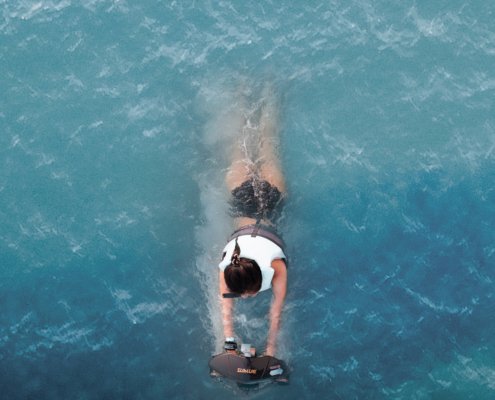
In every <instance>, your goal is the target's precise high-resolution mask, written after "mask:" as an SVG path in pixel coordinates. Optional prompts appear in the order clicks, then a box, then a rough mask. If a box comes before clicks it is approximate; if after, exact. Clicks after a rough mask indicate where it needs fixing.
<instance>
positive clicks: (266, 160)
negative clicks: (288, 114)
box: [259, 86, 285, 193]
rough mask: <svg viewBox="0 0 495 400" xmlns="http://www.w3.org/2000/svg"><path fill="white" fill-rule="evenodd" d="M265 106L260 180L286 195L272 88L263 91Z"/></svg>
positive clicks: (261, 125)
mask: <svg viewBox="0 0 495 400" xmlns="http://www.w3.org/2000/svg"><path fill="white" fill-rule="evenodd" d="M263 98H264V104H263V108H262V110H261V116H260V134H261V138H260V151H259V156H260V160H259V161H260V163H261V165H260V167H259V173H260V178H261V179H264V180H266V181H268V182H269V183H270V184H271V185H273V186H276V187H277V188H278V190H280V192H282V193H285V179H284V176H283V174H282V168H281V164H280V160H279V157H278V152H279V147H280V139H279V130H278V125H277V123H278V110H277V104H276V99H275V94H274V93H273V88H272V87H271V86H265V88H264V90H263Z"/></svg>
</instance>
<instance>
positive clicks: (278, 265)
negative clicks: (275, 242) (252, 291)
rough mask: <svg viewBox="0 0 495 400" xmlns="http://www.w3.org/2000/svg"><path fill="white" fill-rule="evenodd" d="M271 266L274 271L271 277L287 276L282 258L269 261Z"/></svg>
mask: <svg viewBox="0 0 495 400" xmlns="http://www.w3.org/2000/svg"><path fill="white" fill-rule="evenodd" d="M271 267H272V268H273V270H274V271H275V273H274V274H273V279H277V278H279V277H286V276H287V266H286V264H285V260H284V259H281V258H277V259H276V260H273V261H272V263H271Z"/></svg>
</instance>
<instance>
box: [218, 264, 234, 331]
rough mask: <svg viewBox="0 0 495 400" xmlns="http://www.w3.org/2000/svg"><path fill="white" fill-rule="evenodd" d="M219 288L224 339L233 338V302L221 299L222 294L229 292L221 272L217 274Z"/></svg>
mask: <svg viewBox="0 0 495 400" xmlns="http://www.w3.org/2000/svg"><path fill="white" fill-rule="evenodd" d="M219 281H220V284H219V288H220V299H221V300H220V301H221V303H222V324H223V335H224V337H226V338H227V337H234V323H233V321H232V309H233V307H234V301H233V300H232V299H225V298H223V296H222V294H223V293H227V292H228V291H229V290H228V288H227V284H226V283H225V278H224V276H223V271H220V274H219Z"/></svg>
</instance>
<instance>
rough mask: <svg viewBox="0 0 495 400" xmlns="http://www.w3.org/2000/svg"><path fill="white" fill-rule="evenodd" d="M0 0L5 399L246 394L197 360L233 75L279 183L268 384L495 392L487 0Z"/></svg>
mask: <svg viewBox="0 0 495 400" xmlns="http://www.w3.org/2000/svg"><path fill="white" fill-rule="evenodd" d="M0 4H1V5H2V12H1V17H0V34H1V36H0V54H1V57H0V70H1V71H2V73H1V74H0V91H1V93H2V94H1V96H0V152H1V156H0V163H1V166H0V216H1V221H2V224H1V225H0V305H1V310H2V312H1V313H0V392H1V393H2V396H3V397H5V398H8V399H27V398H36V399H67V398H72V399H102V398H105V399H111V398H115V399H124V398H129V399H158V398H160V399H182V398H186V399H198V398H201V399H208V398H217V399H222V398H225V399H227V398H232V397H235V396H237V395H238V394H239V393H238V392H237V391H236V390H235V389H232V388H230V387H225V386H224V385H222V384H220V383H218V382H215V381H212V380H211V379H210V377H209V375H208V368H207V362H208V359H209V357H210V355H211V354H212V353H214V352H215V351H217V350H218V346H219V341H220V340H221V338H220V333H219V327H218V321H217V319H216V315H217V312H218V310H217V308H216V301H215V294H214V293H215V287H214V285H215V282H216V281H215V279H214V278H215V274H216V272H217V270H216V267H215V264H216V262H217V260H218V255H219V251H220V249H221V247H222V245H223V243H224V240H225V237H226V235H228V233H229V230H230V226H229V221H228V219H227V218H226V214H225V213H226V207H225V191H224V189H223V186H222V176H223V174H224V172H225V169H224V166H223V165H222V163H221V162H219V161H218V157H217V156H218V154H217V153H218V152H219V151H220V150H221V148H222V143H223V142H222V135H223V134H224V132H227V131H229V127H230V123H229V119H228V116H229V111H232V102H231V99H232V97H231V96H232V92H233V91H235V89H236V87H237V86H238V85H239V82H244V85H247V86H248V87H250V88H252V92H253V98H255V97H256V94H257V93H259V90H260V87H261V86H262V85H263V83H264V82H272V83H273V85H274V87H275V88H276V90H277V93H278V95H279V97H280V104H281V106H280V107H281V115H282V132H281V137H282V147H283V152H282V161H283V165H284V170H285V175H286V179H287V184H288V190H289V193H290V197H289V199H288V202H287V206H286V208H285V212H284V218H283V223H282V229H281V230H282V233H283V236H284V238H285V240H286V242H287V244H288V252H289V255H290V262H291V265H290V277H289V293H288V299H287V305H286V310H285V318H284V326H283V329H282V332H281V337H280V342H281V343H280V348H279V355H280V356H281V357H282V358H284V359H286V360H287V361H288V362H289V363H290V365H291V366H292V368H293V372H292V377H291V384H290V386H288V387H270V388H267V389H265V390H264V391H263V392H262V393H261V394H262V395H263V396H265V397H266V398H275V397H277V398H278V397H279V396H283V397H284V398H287V399H301V398H307V399H312V398H329V399H434V400H440V399H449V400H450V399H477V400H478V399H492V398H493V397H494V396H495V384H494V382H495V362H494V360H495V343H494V339H493V338H494V337H495V318H494V313H493V310H494V307H495V300H494V298H493V292H494V288H495V286H494V279H495V272H494V265H495V262H494V261H495V244H494V243H495V240H494V239H495V235H494V233H493V232H494V230H493V227H494V225H495V216H494V215H495V213H494V208H495V191H494V186H493V182H494V181H495V179H494V178H495V116H494V115H495V114H494V113H493V108H494V107H493V106H494V95H495V73H494V71H495V45H494V44H495V29H494V27H493V18H494V14H495V5H492V4H491V3H490V2H477V1H475V2H463V1H449V2H447V1H436V2H427V1H406V2H402V3H400V4H396V3H392V2H385V1H374V2H371V1H368V0H363V1H350V2H349V1H345V2H344V1H328V2H312V1H311V2H306V3H304V5H302V4H300V5H298V4H296V3H295V2H289V1H279V2H244V1H243V2H241V1H238V2H227V1H219V2H211V1H204V2H203V1H187V2H186V1H184V2H178V1H172V2H157V1H141V2H139V3H137V2H126V1H118V0H114V1H106V0H101V1H98V0H88V1H83V2H75V1H71V0H62V1H57V0H53V1H45V0H40V1H31V0H25V1H24V0H23V1H16V2H13V1H6V0H4V1H1V2H0ZM268 303H269V295H263V296H261V295H260V296H259V298H255V299H252V300H247V301H246V302H244V303H243V304H241V305H240V307H239V313H238V316H237V319H236V323H237V324H238V325H239V326H240V328H239V330H240V333H241V334H242V335H243V336H244V337H245V338H246V339H248V340H249V341H251V342H253V343H254V344H256V345H257V346H258V347H262V346H263V345H264V343H263V340H264V339H263V332H264V331H265V330H266V321H265V319H264V313H265V310H266V309H267V307H268ZM250 396H251V397H256V394H251V395H250Z"/></svg>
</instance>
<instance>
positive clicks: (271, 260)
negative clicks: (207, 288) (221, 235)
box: [219, 90, 287, 356]
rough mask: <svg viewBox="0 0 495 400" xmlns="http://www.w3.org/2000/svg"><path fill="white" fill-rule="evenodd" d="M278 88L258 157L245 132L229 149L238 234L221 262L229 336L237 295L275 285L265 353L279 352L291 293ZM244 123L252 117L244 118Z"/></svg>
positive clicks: (268, 104) (262, 125)
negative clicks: (282, 229) (283, 235)
mask: <svg viewBox="0 0 495 400" xmlns="http://www.w3.org/2000/svg"><path fill="white" fill-rule="evenodd" d="M276 111H277V110H276V107H275V103H274V99H273V92H271V91H269V90H265V92H264V96H263V106H262V108H261V111H260V117H259V124H258V129H256V133H257V134H258V137H259V140H258V141H257V143H258V145H257V148H256V152H255V154H254V156H255V157H249V155H248V154H247V152H246V147H245V143H243V142H242V140H241V139H242V136H241V135H240V137H239V138H237V140H234V143H232V147H231V149H230V159H231V163H230V167H229V170H228V172H227V175H226V179H225V181H226V185H227V188H228V190H229V192H230V194H231V199H230V206H231V210H230V211H231V215H232V217H233V218H234V225H235V229H236V230H235V232H234V233H233V234H232V236H231V238H230V239H229V242H228V243H227V245H226V246H225V248H224V250H223V254H222V261H221V262H220V264H219V268H220V272H219V287H220V293H221V295H222V296H221V302H222V321H223V332H224V336H225V337H226V338H227V337H234V336H235V334H234V326H233V318H232V317H233V306H234V300H233V299H232V297H241V298H245V297H251V296H255V295H256V294H257V293H258V292H260V291H264V290H268V289H270V288H271V289H272V291H273V299H272V303H271V307H270V315H269V319H270V324H269V331H268V338H267V345H266V351H265V354H266V355H270V356H273V355H274V354H275V352H276V341H277V335H278V331H279V327H280V321H281V314H282V308H283V304H284V301H285V295H286V291H287V263H286V255H285V253H284V249H283V241H282V240H281V239H280V237H279V235H278V234H277V232H276V224H277V220H278V217H279V216H280V211H281V206H282V203H283V200H284V198H285V196H286V191H285V182H284V177H283V174H282V171H281V168H280V162H279V159H278V157H277V148H278V129H277V112H276ZM239 122H240V124H239V134H241V133H242V130H243V127H244V126H246V125H249V126H250V127H252V121H250V120H246V119H245V118H244V116H243V118H242V119H241V121H239Z"/></svg>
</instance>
